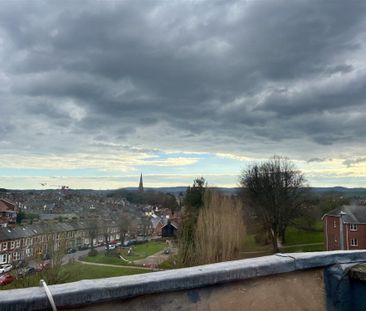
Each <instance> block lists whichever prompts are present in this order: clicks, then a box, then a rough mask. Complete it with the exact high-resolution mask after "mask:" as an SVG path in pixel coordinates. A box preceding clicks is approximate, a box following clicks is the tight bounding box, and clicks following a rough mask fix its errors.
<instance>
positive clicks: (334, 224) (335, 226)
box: [333, 220, 337, 228]
mask: <svg viewBox="0 0 366 311" xmlns="http://www.w3.org/2000/svg"><path fill="white" fill-rule="evenodd" d="M333 228H337V221H336V220H333Z"/></svg>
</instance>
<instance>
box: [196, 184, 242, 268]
mask: <svg viewBox="0 0 366 311" xmlns="http://www.w3.org/2000/svg"><path fill="white" fill-rule="evenodd" d="M244 237H245V225H244V218H243V209H242V204H241V202H240V200H239V199H238V198H236V197H229V196H226V195H223V194H221V193H218V192H212V191H208V190H206V192H205V198H204V207H203V208H202V209H201V210H200V213H199V216H198V220H197V227H196V234H195V240H196V242H195V245H196V249H195V254H194V256H193V258H194V261H193V264H207V263H214V262H221V261H227V260H233V259H236V258H238V257H239V251H240V247H241V245H242V244H243V241H244Z"/></svg>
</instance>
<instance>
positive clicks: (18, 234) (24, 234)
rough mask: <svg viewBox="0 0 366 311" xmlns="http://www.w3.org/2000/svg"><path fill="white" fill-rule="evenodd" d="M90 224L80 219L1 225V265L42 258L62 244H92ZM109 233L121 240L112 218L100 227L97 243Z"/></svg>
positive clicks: (114, 238)
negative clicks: (13, 225) (62, 221)
mask: <svg viewBox="0 0 366 311" xmlns="http://www.w3.org/2000/svg"><path fill="white" fill-rule="evenodd" d="M89 227H90V226H89V225H88V223H87V222H80V221H79V222H69V223H51V224H49V223H44V224H36V225H28V226H15V227H0V264H4V263H14V262H17V261H19V260H27V259H32V258H35V257H39V258H42V257H44V256H45V255H47V254H49V253H50V252H51V251H57V250H59V249H61V247H64V248H65V249H70V248H73V249H78V248H82V247H85V246H90V245H91V240H90V233H89V232H90V228H89ZM106 232H107V239H108V240H109V241H113V240H118V239H119V228H118V226H117V225H116V224H115V223H114V222H113V221H110V222H108V223H105V226H103V227H101V228H99V229H98V231H97V235H96V236H95V238H94V239H93V244H94V245H98V244H101V243H103V242H104V241H105V239H106Z"/></svg>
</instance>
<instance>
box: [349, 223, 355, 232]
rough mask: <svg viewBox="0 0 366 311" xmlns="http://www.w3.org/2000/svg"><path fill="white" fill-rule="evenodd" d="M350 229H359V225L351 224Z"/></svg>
mask: <svg viewBox="0 0 366 311" xmlns="http://www.w3.org/2000/svg"><path fill="white" fill-rule="evenodd" d="M349 230H350V231H357V225H356V224H350V225H349Z"/></svg>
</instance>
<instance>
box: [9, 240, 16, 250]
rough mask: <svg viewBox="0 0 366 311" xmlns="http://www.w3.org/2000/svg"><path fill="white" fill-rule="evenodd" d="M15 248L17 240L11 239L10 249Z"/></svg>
mask: <svg viewBox="0 0 366 311" xmlns="http://www.w3.org/2000/svg"><path fill="white" fill-rule="evenodd" d="M14 248H15V241H10V249H14Z"/></svg>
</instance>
